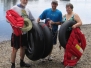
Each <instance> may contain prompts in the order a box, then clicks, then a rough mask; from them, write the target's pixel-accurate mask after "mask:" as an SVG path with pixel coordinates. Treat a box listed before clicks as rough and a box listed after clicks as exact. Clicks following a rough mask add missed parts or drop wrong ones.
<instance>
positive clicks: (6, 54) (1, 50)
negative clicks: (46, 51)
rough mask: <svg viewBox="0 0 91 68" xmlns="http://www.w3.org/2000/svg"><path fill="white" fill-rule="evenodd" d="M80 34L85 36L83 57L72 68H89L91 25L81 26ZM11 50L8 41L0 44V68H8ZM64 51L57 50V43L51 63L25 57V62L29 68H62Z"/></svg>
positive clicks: (17, 65) (90, 66) (18, 67)
mask: <svg viewBox="0 0 91 68" xmlns="http://www.w3.org/2000/svg"><path fill="white" fill-rule="evenodd" d="M81 29H82V32H83V33H84V34H85V36H86V41H87V47H86V49H85V51H84V54H83V56H82V57H81V59H80V60H79V62H78V64H77V65H76V66H75V67H74V68H91V51H90V50H91V25H83V26H82V27H81ZM11 51H12V48H11V47H10V41H4V42H1V43H0V68H10V65H11V63H10V55H11ZM63 54H64V50H63V48H61V50H60V49H59V42H58V43H57V45H55V46H54V48H53V52H52V57H53V58H54V59H53V61H47V60H46V62H44V63H43V62H41V60H37V61H31V60H29V59H28V58H27V57H25V61H26V62H27V63H30V64H31V68H64V66H63V65H62V64H61V61H62V59H63ZM19 60H20V59H19V51H18V53H17V57H16V68H20V66H19Z"/></svg>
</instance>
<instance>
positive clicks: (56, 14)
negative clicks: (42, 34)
mask: <svg viewBox="0 0 91 68" xmlns="http://www.w3.org/2000/svg"><path fill="white" fill-rule="evenodd" d="M51 6H52V8H49V9H46V10H44V11H43V13H42V14H41V15H40V16H39V18H38V19H37V22H38V23H39V21H40V20H44V19H45V21H46V19H50V20H49V21H48V22H49V24H50V25H51V29H52V34H53V44H54V45H55V44H56V42H57V30H58V25H60V24H61V22H62V12H61V11H60V10H58V9H57V6H58V1H56V0H53V1H52V3H51ZM48 59H49V60H51V57H50V55H49V58H48Z"/></svg>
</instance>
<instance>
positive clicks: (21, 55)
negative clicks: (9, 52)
mask: <svg viewBox="0 0 91 68" xmlns="http://www.w3.org/2000/svg"><path fill="white" fill-rule="evenodd" d="M24 56H25V47H20V66H21V67H30V66H31V65H30V64H27V63H25V62H24Z"/></svg>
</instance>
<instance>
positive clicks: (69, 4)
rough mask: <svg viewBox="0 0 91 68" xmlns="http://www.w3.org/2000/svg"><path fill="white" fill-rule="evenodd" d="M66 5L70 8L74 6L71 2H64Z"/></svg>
mask: <svg viewBox="0 0 91 68" xmlns="http://www.w3.org/2000/svg"><path fill="white" fill-rule="evenodd" d="M66 7H70V8H71V9H73V8H74V7H73V4H71V3H67V4H66Z"/></svg>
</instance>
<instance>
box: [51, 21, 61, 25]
mask: <svg viewBox="0 0 91 68" xmlns="http://www.w3.org/2000/svg"><path fill="white" fill-rule="evenodd" d="M50 23H51V24H55V25H61V23H60V22H53V21H50Z"/></svg>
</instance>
